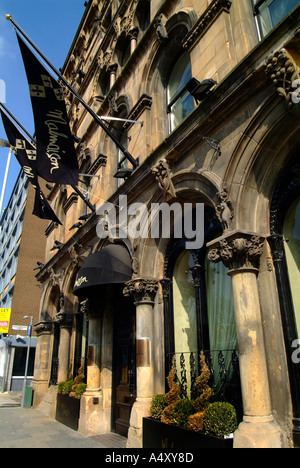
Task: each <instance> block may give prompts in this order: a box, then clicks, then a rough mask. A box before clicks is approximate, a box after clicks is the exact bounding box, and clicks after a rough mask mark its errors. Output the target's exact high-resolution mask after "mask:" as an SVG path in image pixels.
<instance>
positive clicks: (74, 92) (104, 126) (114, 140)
mask: <svg viewBox="0 0 300 468" xmlns="http://www.w3.org/2000/svg"><path fill="white" fill-rule="evenodd" d="M6 19H7V20H8V21H10V22H11V23H12V24H13V26H14V27H15V28H16V30H17V31H18V32H19V33H20V34H21V35H22V36H23V37H24V38H25V39H26V41H27V42H28V43H29V44H30V45H31V47H33V49H34V50H35V51H36V52H37V53H38V54H39V56H40V57H41V58H42V59H43V60H44V62H45V63H46V64H47V65H48V66H49V67H50V69H51V70H52V71H53V72H54V73H55V75H57V77H58V78H59V79H60V80H61V81H62V83H63V84H64V85H65V86H66V88H67V89H68V90H69V91H70V92H71V93H72V94H73V95H74V96H75V97H76V99H78V101H79V102H80V103H81V104H82V105H83V107H84V108H85V109H86V111H87V112H88V113H89V114H90V115H91V116H92V117H93V119H94V120H95V122H96V123H97V124H98V125H99V126H100V127H101V128H102V129H103V130H104V131H105V133H106V134H107V135H108V136H109V138H110V139H111V140H112V141H113V142H114V143H115V145H116V146H117V147H118V148H119V149H120V151H122V153H123V154H124V156H125V157H126V159H128V161H129V162H130V163H131V164H132V166H133V168H134V170H135V169H137V167H138V162H137V161H136V160H135V159H134V157H133V156H132V155H131V154H130V153H129V151H127V150H126V149H125V148H124V146H123V145H122V144H121V143H120V142H119V140H118V139H117V138H116V137H115V136H114V135H113V133H111V131H110V130H109V129H108V127H107V126H106V125H105V124H104V122H102V120H101V117H99V116H98V115H97V114H96V113H95V112H94V111H93V110H92V109H91V108H90V107H89V106H88V104H87V103H86V102H85V101H84V99H83V98H82V97H81V96H80V95H79V94H78V93H77V92H76V91H75V90H74V89H73V88H72V86H71V85H70V84H69V83H68V81H67V80H66V79H65V77H64V76H63V75H62V74H61V73H60V72H59V71H58V70H57V68H55V66H54V65H53V64H52V63H51V62H50V60H49V59H48V58H47V57H46V56H45V55H44V54H43V52H42V51H41V50H40V49H39V48H38V47H37V45H36V44H35V43H34V42H33V41H32V40H31V39H30V37H29V36H28V35H27V34H26V33H25V31H23V29H22V28H21V27H20V26H19V25H18V24H17V23H16V22H15V20H14V19H13V18H12V16H11V15H9V14H7V15H6Z"/></svg>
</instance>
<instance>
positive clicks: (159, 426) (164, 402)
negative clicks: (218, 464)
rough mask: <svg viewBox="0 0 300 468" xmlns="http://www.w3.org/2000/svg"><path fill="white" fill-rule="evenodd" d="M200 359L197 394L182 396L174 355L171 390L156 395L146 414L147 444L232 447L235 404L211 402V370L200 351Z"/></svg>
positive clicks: (144, 441) (169, 379)
mask: <svg viewBox="0 0 300 468" xmlns="http://www.w3.org/2000/svg"><path fill="white" fill-rule="evenodd" d="M200 363H201V373H200V376H199V377H198V379H197V380H196V386H197V390H198V396H197V398H196V399H194V400H190V399H181V398H180V388H179V386H178V385H177V383H176V369H175V359H174V361H173V366H172V369H171V371H170V374H169V376H168V378H167V380H168V385H169V389H170V390H169V392H168V393H167V394H166V395H155V396H154V397H153V399H152V404H151V408H150V418H144V421H143V446H144V448H232V447H233V439H232V437H231V434H232V433H233V432H234V431H235V430H236V429H237V425H238V423H237V415H236V411H235V408H234V407H233V406H232V405H230V404H229V403H224V402H212V399H213V397H214V393H213V390H212V389H211V388H210V386H209V381H210V378H211V373H210V371H209V368H208V366H207V364H206V362H205V356H204V353H201V356H200Z"/></svg>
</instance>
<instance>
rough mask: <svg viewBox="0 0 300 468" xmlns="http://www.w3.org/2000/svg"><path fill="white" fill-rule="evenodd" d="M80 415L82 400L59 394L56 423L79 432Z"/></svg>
mask: <svg viewBox="0 0 300 468" xmlns="http://www.w3.org/2000/svg"><path fill="white" fill-rule="evenodd" d="M79 415H80V400H78V399H77V398H70V397H69V396H68V395H61V394H60V393H58V394H57V406H56V415H55V419H56V421H58V422H60V423H62V424H64V425H65V426H68V427H70V428H71V429H73V430H74V431H77V430H78V423H79Z"/></svg>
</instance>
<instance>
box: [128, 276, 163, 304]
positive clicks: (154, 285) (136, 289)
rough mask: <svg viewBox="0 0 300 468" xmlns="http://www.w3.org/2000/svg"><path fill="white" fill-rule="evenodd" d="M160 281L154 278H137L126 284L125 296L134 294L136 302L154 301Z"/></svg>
mask: <svg viewBox="0 0 300 468" xmlns="http://www.w3.org/2000/svg"><path fill="white" fill-rule="evenodd" d="M158 288H159V282H158V281H156V280H153V279H141V278H136V279H133V280H131V281H128V283H126V284H125V288H124V291H123V294H124V296H130V295H132V296H133V297H134V300H135V302H136V303H141V302H148V303H149V302H151V303H154V301H155V296H156V294H157V291H158Z"/></svg>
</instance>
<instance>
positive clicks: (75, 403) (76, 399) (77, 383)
mask: <svg viewBox="0 0 300 468" xmlns="http://www.w3.org/2000/svg"><path fill="white" fill-rule="evenodd" d="M84 378H85V376H84V374H83V365H82V366H81V367H80V369H79V371H78V375H77V376H76V377H75V379H74V380H73V379H72V378H71V376H69V378H68V379H67V380H66V381H65V382H60V383H59V384H58V389H57V405H56V415H55V419H56V420H57V421H59V422H60V423H62V424H64V425H65V426H68V427H70V428H71V429H74V430H75V431H77V430H78V421H79V415H80V398H81V397H82V395H83V394H84V393H85V391H86V384H84V383H83V380H84Z"/></svg>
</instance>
